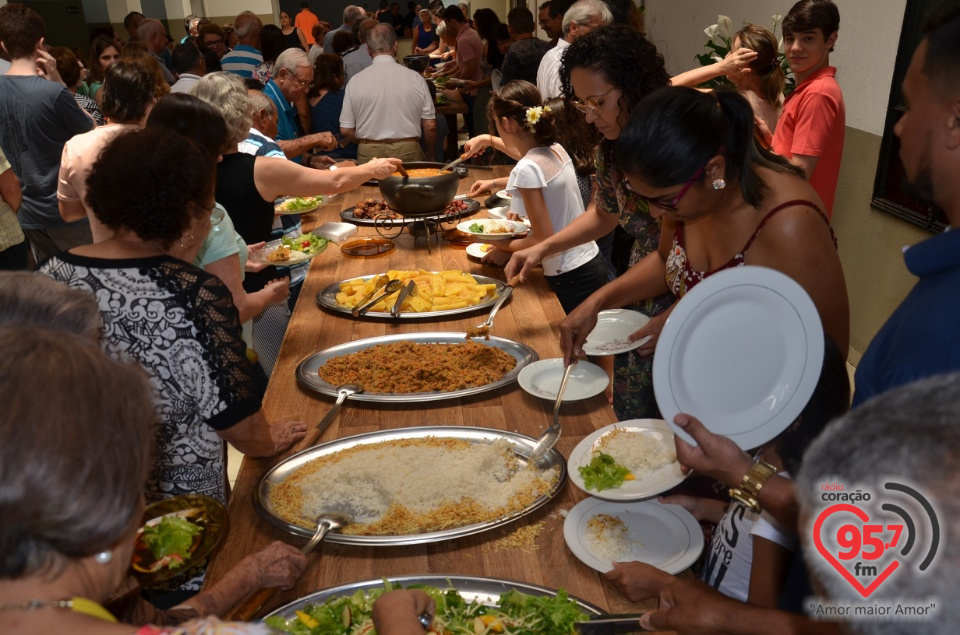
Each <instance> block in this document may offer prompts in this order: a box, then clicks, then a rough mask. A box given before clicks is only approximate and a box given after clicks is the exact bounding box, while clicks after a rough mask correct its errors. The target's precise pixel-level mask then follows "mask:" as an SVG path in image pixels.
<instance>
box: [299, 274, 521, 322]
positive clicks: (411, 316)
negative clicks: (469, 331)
mask: <svg viewBox="0 0 960 635" xmlns="http://www.w3.org/2000/svg"><path fill="white" fill-rule="evenodd" d="M432 273H437V272H432ZM378 275H379V274H378ZM470 275H472V276H473V279H474V280H476V281H477V284H495V285H497V290H496V292H494V293H493V294H488V295H487V297H486V298H485V299H484V300H483V301H482V302H480V304H475V305H473V306H465V307H463V308H460V309H450V310H447V311H424V312H423V313H414V312H413V311H404V312H402V313H401V314H400V316H399V317H398V319H401V320H415V319H418V318H433V317H442V316H447V315H457V314H460V313H472V312H473V311H478V310H482V309H488V308H490V307H491V306H492V305H493V304H494V303H495V302H496V301H497V298H499V297H500V293H501V292H502V291H503V288H504V287H506V286H507V285H506V283H504V282H503V281H502V280H497V279H496V278H490V277H488V276H478V275H476V274H470ZM376 277H377V275H372V276H359V279H360V280H363V281H365V282H366V281H367V280H369V279H371V278H376ZM356 279H357V278H349V280H356ZM347 281H348V280H343V281H341V282H337V283H336V284H331V285H330V286H329V287H327V288H326V289H324V290H323V291H321V292H320V293H318V294H317V304H319V305H320V306H322V307H323V308H325V309H330V310H331V311H337V312H338V313H347V314H350V309H348V308H347V307H345V306H342V305H341V304H339V303H338V302H337V293H338V292H339V291H340V285H341V284H343V283H344V282H347ZM364 317H375V318H392V317H393V316H392V315H390V312H389V311H368V312H367V313H365V314H364Z"/></svg>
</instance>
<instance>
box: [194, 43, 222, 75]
mask: <svg viewBox="0 0 960 635" xmlns="http://www.w3.org/2000/svg"><path fill="white" fill-rule="evenodd" d="M200 55H202V56H203V61H204V62H206V64H207V72H208V73H219V72H221V71H222V70H223V66H222V65H221V64H220V56H219V55H217V52H216V51H214V50H213V49H212V48H210V47H209V46H201V47H200Z"/></svg>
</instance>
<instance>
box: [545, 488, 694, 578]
mask: <svg viewBox="0 0 960 635" xmlns="http://www.w3.org/2000/svg"><path fill="white" fill-rule="evenodd" d="M597 514H608V515H610V516H615V517H617V518H619V519H620V520H622V521H623V522H624V524H625V525H626V526H627V529H628V530H629V532H630V533H629V538H630V541H631V543H632V544H631V549H630V550H629V551H628V552H626V553H624V554H623V556H622V559H621V560H620V562H633V561H637V562H645V563H647V564H649V565H651V566H654V567H656V568H658V569H661V570H662V571H666V572H667V573H670V574H676V573H680V572H681V571H683V570H684V569H687V568H688V567H690V565H692V564H693V563H694V562H696V560H697V558H698V557H699V556H700V552H701V551H703V532H702V531H701V530H700V524H699V523H698V522H697V520H696V519H695V518H694V517H693V514H691V513H690V512H688V511H687V510H685V509H684V508H683V507H680V506H679V505H661V504H660V503H657V502H653V501H651V502H646V503H622V502H611V501H603V500H599V499H597V498H587V499H585V500H582V501H580V502H579V503H577V504H576V505H575V506H574V508H573V509H571V510H570V513H569V514H567V518H566V520H564V521H563V539H564V541H565V542H566V543H567V547H568V548H569V549H570V551H572V552H573V555H575V556H576V557H577V558H578V559H579V560H580V561H581V562H583V563H584V564H585V565H587V566H588V567H590V568H591V569H595V570H597V571H599V572H601V573H606V572H607V571H612V570H613V562H612V561H611V560H607V559H606V558H604V557H603V556H600V555H598V554H596V553H594V552H593V550H592V549H591V548H590V547H589V546H588V542H587V539H586V535H587V523H588V522H589V521H590V519H591V518H593V517H594V516H596V515H597Z"/></svg>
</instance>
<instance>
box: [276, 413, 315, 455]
mask: <svg viewBox="0 0 960 635" xmlns="http://www.w3.org/2000/svg"><path fill="white" fill-rule="evenodd" d="M305 436H307V424H305V423H304V422H302V421H284V422H282V423H275V424H273V425H271V426H270V438H271V439H272V440H273V454H272V455H271V456H275V455H277V454H280V453H281V452H283V451H284V450H286V449H287V448H289V447H290V446H292V445H293V444H294V443H296V442H298V441H299V440H300V439H302V438H303V437H305Z"/></svg>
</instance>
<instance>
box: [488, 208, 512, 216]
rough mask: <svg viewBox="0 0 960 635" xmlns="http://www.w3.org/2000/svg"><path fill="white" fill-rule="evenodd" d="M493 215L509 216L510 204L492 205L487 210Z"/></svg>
mask: <svg viewBox="0 0 960 635" xmlns="http://www.w3.org/2000/svg"><path fill="white" fill-rule="evenodd" d="M487 212H488V213H489V214H490V215H491V216H496V217H497V218H503V219H506V218H507V214H509V213H510V206H509V205H501V206H500V207H491V208H490V209H488V210H487Z"/></svg>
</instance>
